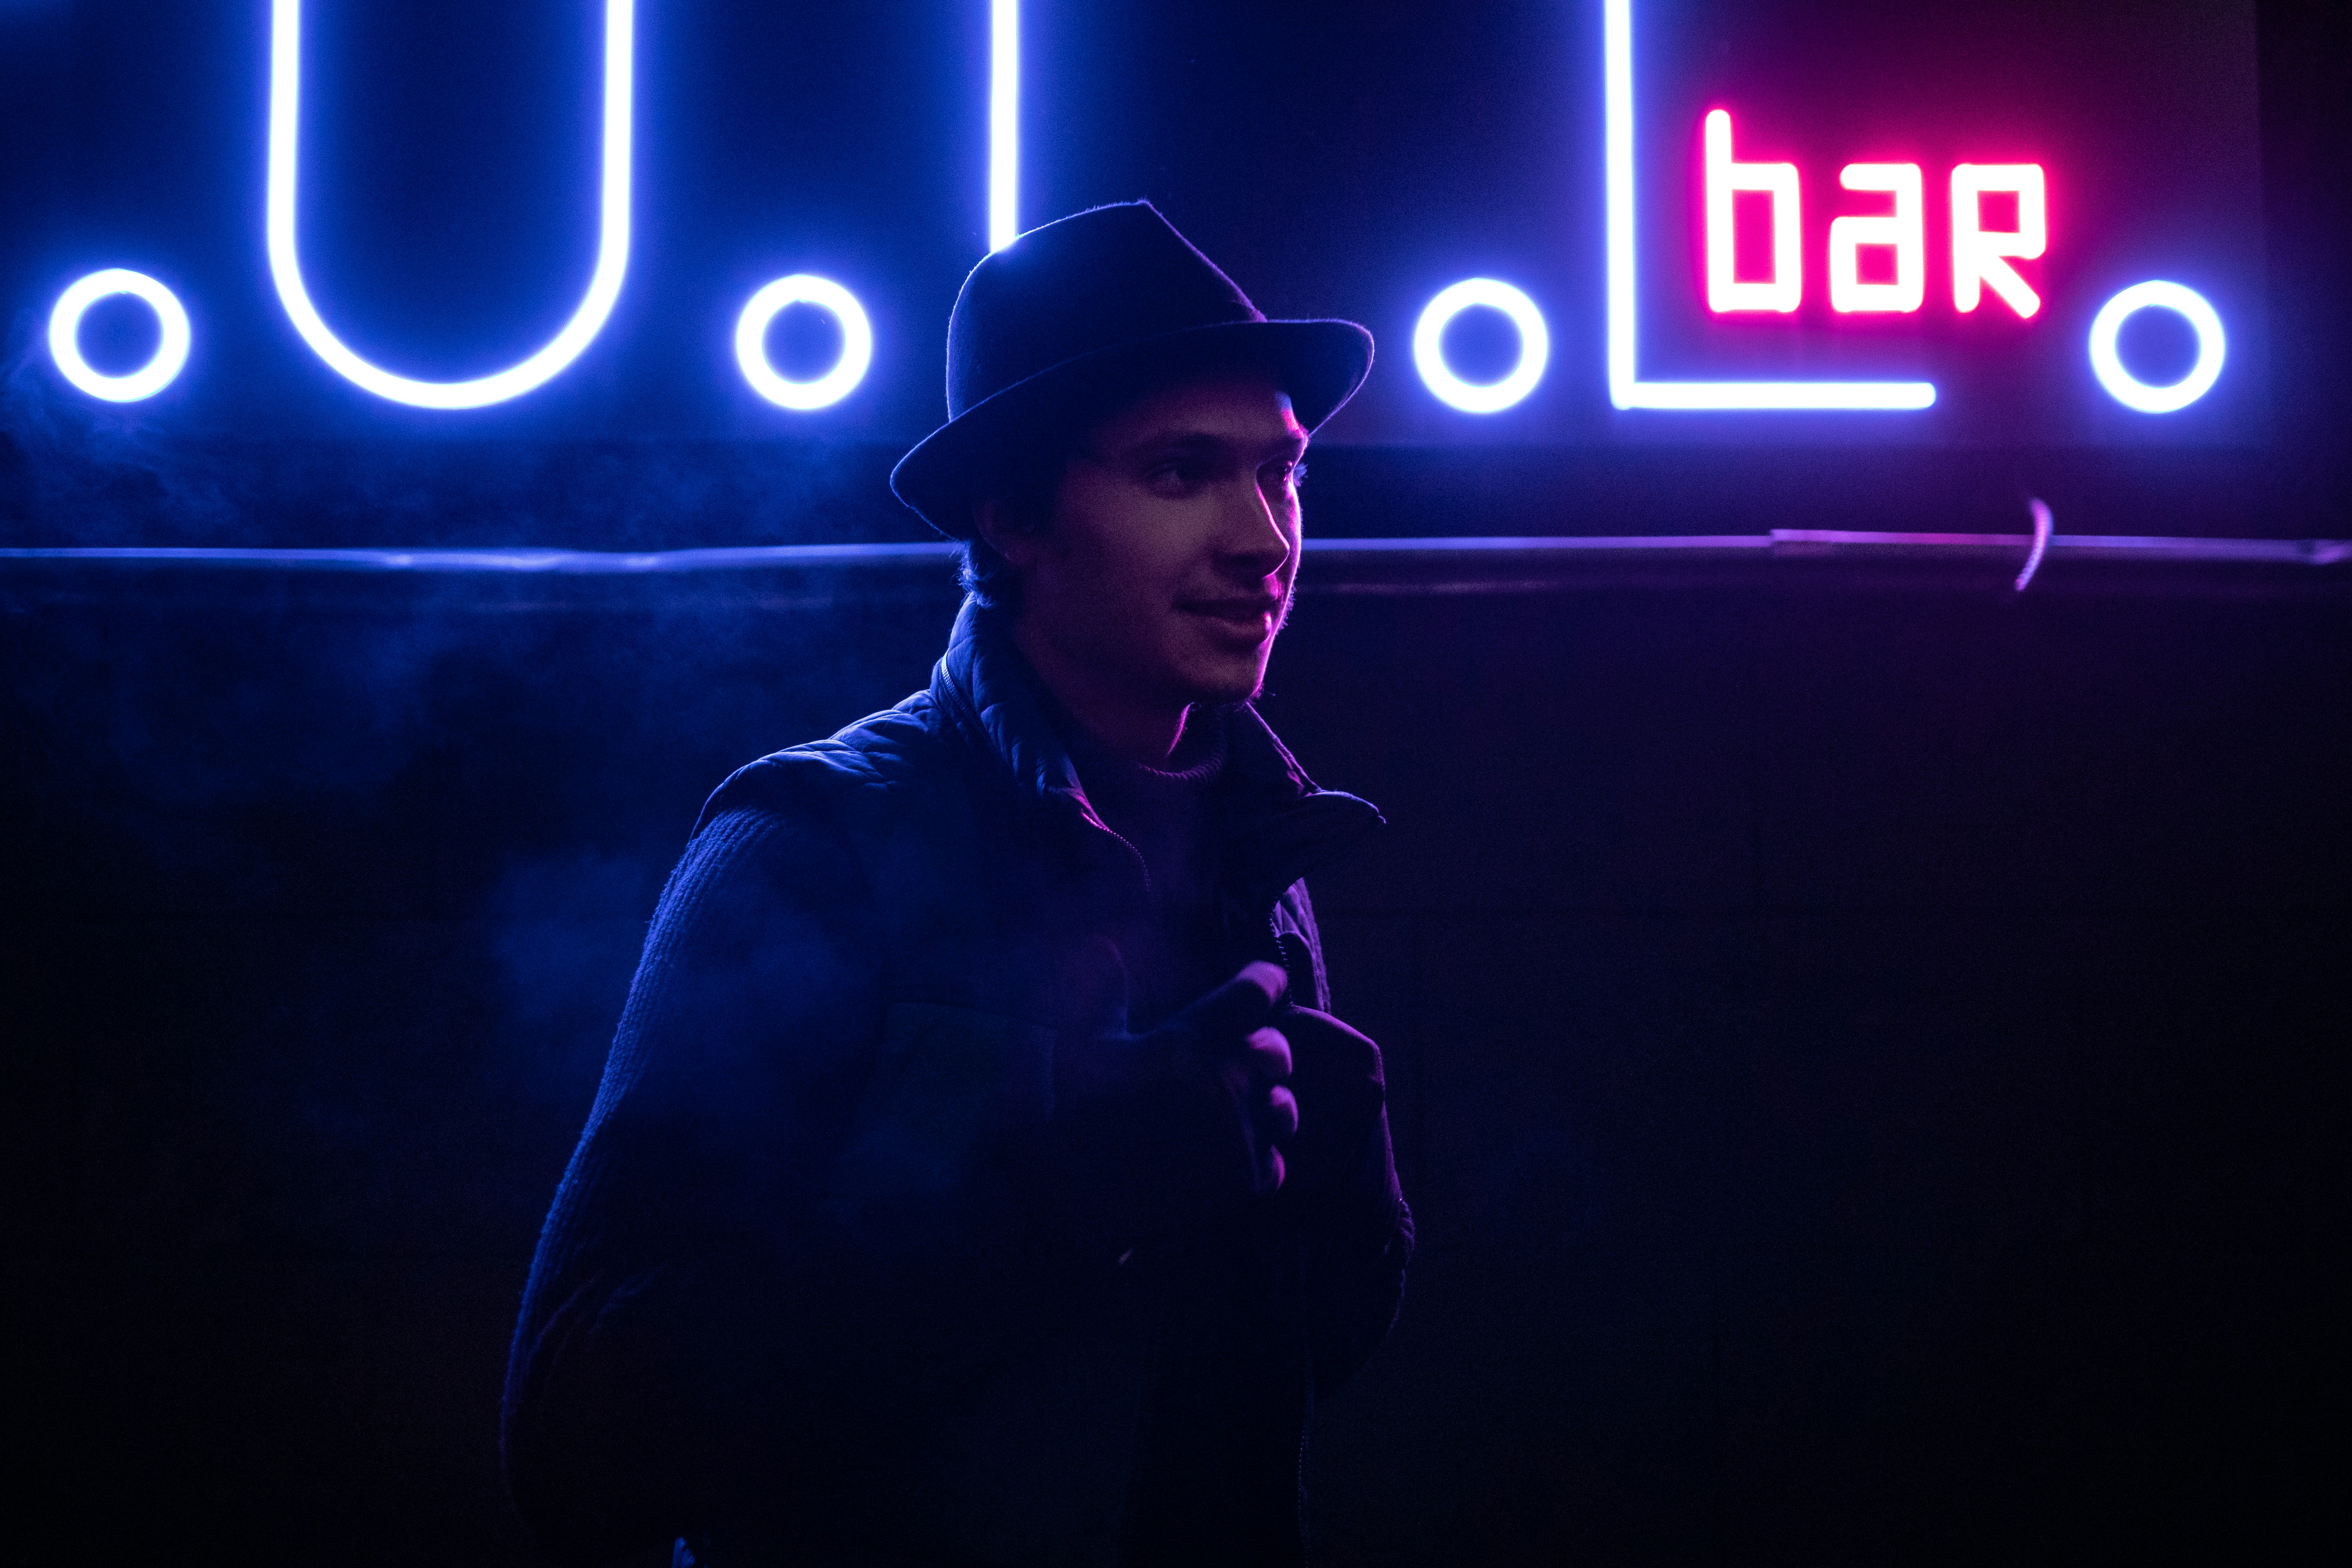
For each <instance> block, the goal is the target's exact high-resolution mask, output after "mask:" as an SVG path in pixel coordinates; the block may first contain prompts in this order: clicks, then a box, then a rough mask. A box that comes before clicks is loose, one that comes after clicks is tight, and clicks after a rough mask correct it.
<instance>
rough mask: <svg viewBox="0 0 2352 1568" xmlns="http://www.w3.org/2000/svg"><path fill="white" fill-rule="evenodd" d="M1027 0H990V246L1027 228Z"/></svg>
mask: <svg viewBox="0 0 2352 1568" xmlns="http://www.w3.org/2000/svg"><path fill="white" fill-rule="evenodd" d="M1020 194H1021V0H989V16H988V248H989V249H991V250H1002V249H1003V248H1004V247H1006V246H1008V245H1010V244H1012V243H1013V239H1014V238H1015V237H1017V236H1019V234H1020V233H1021V226H1020V202H1019V197H1020Z"/></svg>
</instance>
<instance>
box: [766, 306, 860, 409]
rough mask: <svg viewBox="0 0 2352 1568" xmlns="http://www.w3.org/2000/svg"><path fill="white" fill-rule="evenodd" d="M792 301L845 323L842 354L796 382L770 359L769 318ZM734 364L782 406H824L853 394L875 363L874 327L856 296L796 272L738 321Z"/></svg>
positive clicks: (842, 328) (772, 318)
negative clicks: (818, 372) (778, 370)
mask: <svg viewBox="0 0 2352 1568" xmlns="http://www.w3.org/2000/svg"><path fill="white" fill-rule="evenodd" d="M790 305H814V306H815V307H816V308H817V309H818V310H823V311H824V312H825V313H827V314H828V315H830V316H832V318H833V319H834V321H835V322H837V323H838V324H839V325H840V328H841V357H840V358H839V359H837V360H835V362H834V366H833V368H832V369H831V370H829V371H826V372H825V373H824V374H823V375H820V376H818V377H816V378H815V379H814V380H812V381H792V380H788V379H787V378H785V377H784V376H782V375H780V374H777V373H776V367H775V366H774V365H772V364H771V363H768V323H769V322H771V321H774V320H775V319H776V317H777V316H778V315H779V314H780V313H782V310H784V308H785V307H787V306H790ZM735 363H737V364H739V365H740V366H741V367H742V370H743V379H744V380H745V381H748V382H750V383H751V389H752V390H753V391H755V392H757V393H758V394H759V395H761V396H762V397H764V398H766V399H767V400H768V401H769V402H771V403H772V404H774V405H776V406H778V407H779V408H800V409H808V408H824V407H827V406H829V405H833V404H835V403H838V402H840V401H841V400H842V399H843V398H845V397H846V396H848V395H849V394H850V393H851V391H852V390H853V389H855V388H856V385H857V384H858V383H859V382H861V381H863V380H865V379H866V366H867V365H869V364H872V363H874V326H873V323H872V322H870V321H867V320H866V308H865V307H864V306H862V305H860V304H859V303H858V302H857V296H856V295H855V294H852V293H851V292H850V291H849V290H848V289H845V288H843V287H842V286H841V285H840V284H838V283H835V281H833V280H832V279H829V278H816V277H812V276H810V275H809V274H808V273H805V272H795V273H793V275H792V276H791V277H789V278H779V279H776V280H775V281H774V282H773V283H771V284H769V285H768V286H767V287H766V288H764V289H761V290H760V291H759V292H758V293H756V294H754V295H752V296H751V303H750V304H748V305H745V306H744V307H743V314H742V315H741V316H740V318H738V320H737V321H736V323H735Z"/></svg>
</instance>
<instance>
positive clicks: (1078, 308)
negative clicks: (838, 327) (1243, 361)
mask: <svg viewBox="0 0 2352 1568" xmlns="http://www.w3.org/2000/svg"><path fill="white" fill-rule="evenodd" d="M1236 321H1265V316H1264V315H1263V314H1261V313H1260V312H1259V310H1258V309H1257V307H1256V306H1255V305H1253V304H1251V303H1250V302H1249V297H1248V296H1247V295H1245V294H1244V293H1243V292H1242V291H1241V289H1239V288H1238V287H1236V286H1235V285H1234V280H1233V279H1230V278H1228V277H1226V276H1225V275H1224V274H1223V272H1221V271H1219V270H1218V268H1217V265H1216V263H1215V262H1213V261H1211V260H1210V259H1209V258H1207V257H1205V256H1203V255H1202V254H1201V253H1200V252H1199V251H1198V250H1196V249H1194V248H1193V247H1192V242H1191V241H1189V240H1187V239H1186V238H1185V237H1183V236H1182V235H1181V234H1178V233H1177V232H1176V230H1175V228H1174V227H1173V226H1171V225H1170V224H1169V222H1168V220H1167V219H1166V218H1164V217H1161V216H1160V213H1159V209H1157V208H1155V207H1154V206H1152V205H1151V204H1150V202H1122V203H1119V204H1118V205H1113V206H1101V207H1093V208H1089V209H1088V210H1087V211H1085V212H1082V213H1076V214H1073V215H1072V216H1068V217H1066V218H1062V219H1060V220H1058V221H1056V222H1054V223H1049V224H1045V225H1044V226H1040V227H1037V228H1034V229H1031V230H1030V231H1029V232H1028V233H1026V234H1024V235H1023V236H1021V237H1019V238H1018V239H1015V240H1014V241H1013V243H1012V244H1010V245H1008V246H1006V247H1004V248H1003V249H1002V250H999V251H996V252H995V253H993V254H992V255H990V256H988V257H986V258H983V259H982V261H981V263H980V265H979V266H977V267H975V268H972V269H971V276H969V277H967V278H966V279H964V282H963V288H962V289H961V291H960V292H958V294H957V295H956V302H955V310H954V311H953V312H952V313H951V314H950V316H949V318H948V417H949V418H950V419H956V418H961V416H962V415H963V413H964V411H965V410H966V409H969V408H971V407H972V406H973V405H976V404H979V403H981V402H983V401H984V400H986V399H987V398H989V397H991V396H992V395H995V394H997V393H999V392H1002V391H1003V390H1004V389H1005V388H1006V387H1009V386H1013V385H1016V384H1019V383H1021V382H1024V381H1026V380H1028V379H1029V378H1030V377H1032V376H1034V375H1036V374H1039V373H1041V372H1043V371H1046V370H1050V369H1052V368H1053V367H1054V366H1055V365H1057V364H1062V363H1066V362H1067V361H1070V360H1075V359H1077V358H1079V357H1080V356H1082V355H1085V354H1090V353H1097V351H1100V350H1103V349H1108V348H1113V347H1116V346H1117V345H1118V344H1120V343H1127V342H1136V341H1138V340H1139V339H1144V338H1151V337H1157V336H1160V334H1163V333H1167V332H1174V331H1184V330H1186V329H1188V328H1195V327H1211V326H1221V325H1224V324H1226V323H1230V322H1236Z"/></svg>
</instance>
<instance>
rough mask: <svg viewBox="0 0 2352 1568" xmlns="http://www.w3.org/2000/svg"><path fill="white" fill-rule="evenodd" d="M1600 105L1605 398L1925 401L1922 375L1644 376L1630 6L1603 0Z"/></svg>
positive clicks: (1629, 404) (1704, 403)
mask: <svg viewBox="0 0 2352 1568" xmlns="http://www.w3.org/2000/svg"><path fill="white" fill-rule="evenodd" d="M1601 77H1602V88H1603V93H1602V100H1603V101H1602V109H1603V114H1604V118H1605V122H1606V126H1607V151H1606V158H1605V163H1606V171H1607V174H1608V181H1607V191H1608V203H1607V206H1608V235H1609V244H1608V257H1609V294H1608V298H1609V333H1608V339H1609V401H1610V402H1611V404H1612V405H1615V406H1616V407H1619V408H1627V409H1631V408H1658V409H1673V410H1680V411H1696V410H1701V409H1765V408H1772V409H1792V410H1810V409H1830V408H1847V409H1860V410H1881V409H1884V410H1907V409H1919V408H1927V407H1930V406H1932V405H1934V404H1935V401H1936V387H1935V384H1934V383H1932V382H1926V381H1643V379H1642V378H1641V374H1640V372H1639V369H1638V365H1637V358H1636V353H1635V348H1636V343H1637V340H1638V333H1639V329H1640V324H1641V314H1640V311H1639V310H1638V308H1637V303H1638V302H1637V295H1636V289H1635V281H1634V270H1633V267H1634V260H1635V254H1634V244H1633V0H1605V8H1604V13H1603V27H1602V36H1601Z"/></svg>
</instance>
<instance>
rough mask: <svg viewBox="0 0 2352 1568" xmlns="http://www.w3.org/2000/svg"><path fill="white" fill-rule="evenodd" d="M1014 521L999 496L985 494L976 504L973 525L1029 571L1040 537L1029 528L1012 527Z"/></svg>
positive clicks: (1018, 566)
mask: <svg viewBox="0 0 2352 1568" xmlns="http://www.w3.org/2000/svg"><path fill="white" fill-rule="evenodd" d="M1012 521H1013V520H1012V515H1011V513H1009V512H1008V511H1007V510H1005V506H1004V502H1003V500H999V499H998V498H997V497H995V496H982V498H981V499H980V500H977V501H975V502H973V503H972V509H971V522H972V527H973V528H974V529H975V530H977V531H978V532H979V534H980V536H981V538H982V539H984V540H986V541H987V542H988V544H989V548H990V549H992V550H993V551H995V552H997V553H998V554H999V555H1002V556H1003V557H1004V559H1005V560H1006V561H1008V562H1010V563H1012V564H1013V567H1014V568H1015V569H1017V570H1020V571H1024V572H1025V571H1027V570H1028V568H1029V566H1030V564H1031V563H1033V562H1034V561H1035V560H1036V559H1037V550H1038V543H1039V542H1038V537H1037V535H1036V534H1034V533H1033V532H1031V531H1028V530H1026V529H1021V528H1014V527H1013V526H1011V524H1012Z"/></svg>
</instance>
